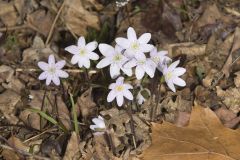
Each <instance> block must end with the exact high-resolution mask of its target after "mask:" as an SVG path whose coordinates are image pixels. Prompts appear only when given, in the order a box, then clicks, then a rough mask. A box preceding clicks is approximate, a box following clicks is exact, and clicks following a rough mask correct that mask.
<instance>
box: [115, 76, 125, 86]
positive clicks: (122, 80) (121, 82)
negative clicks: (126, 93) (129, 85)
mask: <svg viewBox="0 0 240 160" xmlns="http://www.w3.org/2000/svg"><path fill="white" fill-rule="evenodd" d="M123 82H124V78H123V77H118V79H117V80H116V85H122V84H123Z"/></svg>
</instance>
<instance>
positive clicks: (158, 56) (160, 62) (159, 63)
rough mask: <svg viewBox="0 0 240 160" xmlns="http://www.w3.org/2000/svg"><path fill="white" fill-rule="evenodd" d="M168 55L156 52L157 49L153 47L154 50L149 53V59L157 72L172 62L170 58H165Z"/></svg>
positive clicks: (163, 52) (166, 52)
mask: <svg viewBox="0 0 240 160" xmlns="http://www.w3.org/2000/svg"><path fill="white" fill-rule="evenodd" d="M167 54H168V51H159V52H158V51H157V48H156V47H154V49H153V50H152V51H151V52H150V57H151V59H152V60H153V62H154V64H155V65H154V67H156V68H157V69H158V70H159V71H161V72H162V71H163V68H165V66H167V64H168V63H169V62H171V61H172V59H171V58H169V57H168V56H166V55H167Z"/></svg>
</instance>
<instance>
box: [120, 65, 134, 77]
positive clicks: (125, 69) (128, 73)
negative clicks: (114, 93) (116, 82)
mask: <svg viewBox="0 0 240 160" xmlns="http://www.w3.org/2000/svg"><path fill="white" fill-rule="evenodd" d="M121 70H122V71H123V73H125V74H126V75H127V76H129V77H130V76H132V69H131V68H125V67H122V68H121Z"/></svg>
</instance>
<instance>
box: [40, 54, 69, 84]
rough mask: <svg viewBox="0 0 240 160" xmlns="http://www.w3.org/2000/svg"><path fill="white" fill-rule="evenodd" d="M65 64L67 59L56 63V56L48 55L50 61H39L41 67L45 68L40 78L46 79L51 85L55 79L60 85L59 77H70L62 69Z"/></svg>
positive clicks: (55, 82)
mask: <svg viewBox="0 0 240 160" xmlns="http://www.w3.org/2000/svg"><path fill="white" fill-rule="evenodd" d="M65 64H66V62H65V60H61V61H58V62H57V63H55V58H54V56H53V55H50V56H49V57H48V63H46V62H42V61H40V62H38V66H39V68H41V69H42V70H43V72H42V73H41V74H40V75H39V77H38V79H39V80H45V79H46V85H49V84H50V83H51V81H53V83H54V84H55V85H60V79H59V78H67V77H68V73H67V72H65V71H63V70H62V68H63V67H64V65H65Z"/></svg>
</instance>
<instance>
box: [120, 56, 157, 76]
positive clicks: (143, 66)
mask: <svg viewBox="0 0 240 160" xmlns="http://www.w3.org/2000/svg"><path fill="white" fill-rule="evenodd" d="M135 66H137V67H136V69H135V75H136V77H137V79H142V78H143V76H144V74H145V72H146V73H147V74H148V75H149V76H150V77H151V78H153V77H154V73H155V68H154V62H153V61H152V60H151V59H150V58H143V59H135V58H133V59H132V60H130V61H129V62H127V63H126V64H125V65H124V67H125V68H132V67H135Z"/></svg>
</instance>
